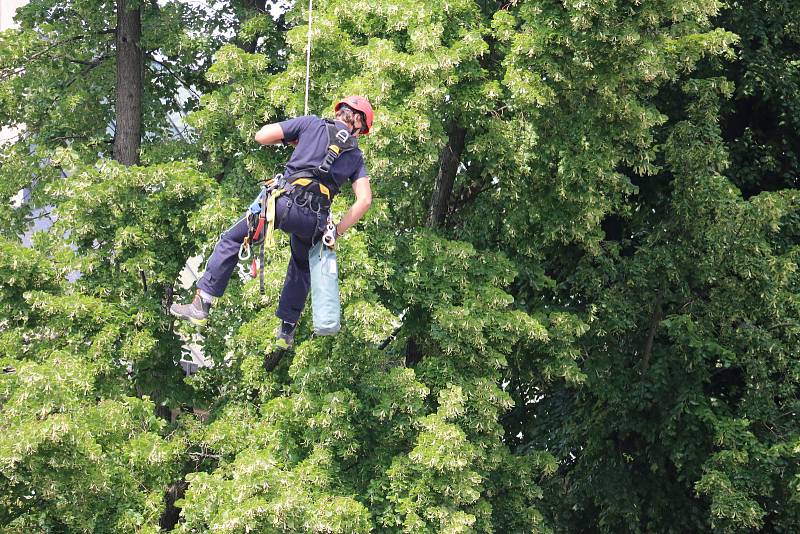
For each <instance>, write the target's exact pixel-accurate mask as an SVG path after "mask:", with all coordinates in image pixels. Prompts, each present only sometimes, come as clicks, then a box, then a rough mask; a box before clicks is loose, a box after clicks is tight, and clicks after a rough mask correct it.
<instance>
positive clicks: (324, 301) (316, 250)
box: [308, 240, 342, 336]
mask: <svg viewBox="0 0 800 534" xmlns="http://www.w3.org/2000/svg"><path fill="white" fill-rule="evenodd" d="M308 264H309V269H310V270H311V311H312V316H313V319H314V332H315V333H316V334H317V335H320V336H331V335H333V334H335V333H336V332H338V331H339V329H340V328H341V327H342V321H341V317H342V306H341V303H340V302H339V269H338V267H337V266H336V251H335V250H333V249H331V248H328V247H326V246H324V245H323V244H322V240H320V241H319V242H318V243H317V244H316V245H314V246H313V247H311V250H310V251H309V252H308Z"/></svg>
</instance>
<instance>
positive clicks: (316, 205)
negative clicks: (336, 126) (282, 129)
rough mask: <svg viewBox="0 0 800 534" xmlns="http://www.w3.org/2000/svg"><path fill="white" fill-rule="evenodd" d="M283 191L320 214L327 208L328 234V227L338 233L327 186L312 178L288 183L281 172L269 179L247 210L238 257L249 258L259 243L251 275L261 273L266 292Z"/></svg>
mask: <svg viewBox="0 0 800 534" xmlns="http://www.w3.org/2000/svg"><path fill="white" fill-rule="evenodd" d="M283 194H287V195H289V196H290V197H291V200H290V202H291V203H292V204H294V205H296V206H297V207H299V208H306V207H307V208H308V209H309V210H311V211H312V212H313V213H316V214H317V215H319V214H320V213H322V212H323V211H327V212H328V225H327V226H326V232H325V235H327V234H328V233H329V231H328V228H329V227H333V229H334V230H333V234H334V235H335V233H336V227H335V226H334V225H333V221H332V219H331V215H330V205H331V197H332V195H331V192H330V189H328V187H326V186H325V185H324V184H321V183H319V182H318V181H316V180H313V179H311V178H298V179H296V180H293V181H292V182H287V181H286V179H285V178H284V177H283V175H281V174H278V175H276V176H275V177H274V178H271V179H270V180H268V181H267V182H266V183H265V184H264V186H263V187H262V188H261V191H260V192H259V194H258V196H257V197H256V199H255V200H254V201H253V203H252V204H251V205H250V208H249V209H248V212H249V213H248V214H247V236H246V237H245V238H244V240H243V241H242V244H241V245H240V247H239V258H240V259H242V260H247V259H249V258H250V257H251V256H252V253H251V247H252V246H254V245H260V247H259V252H258V258H253V260H252V263H251V266H250V276H251V277H253V278H255V277H256V275H258V279H259V290H260V291H261V293H262V294H263V293H264V269H263V266H264V249H265V248H266V247H273V246H275V236H274V234H275V211H276V201H277V199H278V197H280V196H281V195H283ZM323 239H324V237H323ZM334 241H335V238H334Z"/></svg>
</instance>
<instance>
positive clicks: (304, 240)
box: [197, 194, 328, 323]
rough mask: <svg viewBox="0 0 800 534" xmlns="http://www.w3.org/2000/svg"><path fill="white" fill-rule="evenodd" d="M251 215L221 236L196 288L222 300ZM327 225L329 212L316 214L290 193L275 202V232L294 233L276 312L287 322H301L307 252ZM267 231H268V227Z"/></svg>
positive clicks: (307, 277) (308, 282)
mask: <svg viewBox="0 0 800 534" xmlns="http://www.w3.org/2000/svg"><path fill="white" fill-rule="evenodd" d="M248 215H249V212H248V213H247V214H245V215H244V216H243V217H242V218H241V219H239V220H238V221H237V222H236V224H234V225H233V226H231V227H230V228H229V229H228V230H226V231H225V232H223V233H222V235H220V238H219V241H217V244H216V246H215V247H214V252H213V253H212V254H211V257H210V258H209V259H208V263H207V264H206V272H205V273H204V274H203V276H202V277H201V278H200V280H199V281H198V282H197V287H199V288H200V289H202V290H203V291H205V292H206V293H208V294H210V295H213V296H215V297H221V296H222V294H223V293H224V292H225V288H226V287H228V282H229V281H230V279H231V276H232V275H233V271H234V269H235V268H236V264H237V263H238V262H239V247H240V246H241V244H242V241H244V238H245V236H246V235H247V232H248V229H247V217H248ZM327 222H328V212H327V211H321V212H319V213H314V212H313V211H312V210H311V209H309V208H308V207H307V206H303V207H300V206H297V205H296V204H294V202H293V201H292V199H291V198H290V197H289V196H288V195H287V194H283V195H281V196H280V197H278V199H277V201H276V202H275V229H276V230H277V229H281V230H283V231H284V232H286V233H288V234H291V249H292V257H291V258H290V259H289V268H288V269H287V270H286V280H284V282H283V291H282V292H281V299H280V303H279V304H278V309H277V311H276V312H275V315H277V316H278V317H279V318H280V319H282V320H284V321H289V322H291V323H296V322H297V321H298V320H299V319H300V314H301V313H302V312H303V307H304V306H305V303H306V297H307V296H308V291H309V289H310V287H311V275H310V273H309V270H308V251H309V249H310V248H311V246H312V243H314V242H316V240H318V239H319V238H320V236H321V235H322V232H323V231H324V229H325V225H326V224H327ZM264 230H265V231H266V227H265V228H264ZM253 248H254V249H255V248H256V247H255V246H254V247H253ZM253 253H255V250H254V251H253Z"/></svg>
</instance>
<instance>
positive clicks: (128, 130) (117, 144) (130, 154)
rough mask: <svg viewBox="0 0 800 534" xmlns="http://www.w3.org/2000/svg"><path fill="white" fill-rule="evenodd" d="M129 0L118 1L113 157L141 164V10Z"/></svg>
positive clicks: (142, 64) (121, 161)
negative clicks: (134, 7)
mask: <svg viewBox="0 0 800 534" xmlns="http://www.w3.org/2000/svg"><path fill="white" fill-rule="evenodd" d="M129 4H130V0H117V99H116V115H117V116H116V123H117V125H116V129H115V131H114V159H116V160H117V161H119V162H120V163H122V164H124V165H136V164H137V163H139V147H140V146H141V142H142V91H143V82H142V78H143V70H144V63H143V61H142V47H141V41H142V11H141V9H140V8H138V7H137V8H136V9H128V6H129Z"/></svg>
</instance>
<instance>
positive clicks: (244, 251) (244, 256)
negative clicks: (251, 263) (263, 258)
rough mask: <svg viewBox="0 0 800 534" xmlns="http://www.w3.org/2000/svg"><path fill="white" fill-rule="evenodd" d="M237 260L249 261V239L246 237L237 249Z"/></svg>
mask: <svg viewBox="0 0 800 534" xmlns="http://www.w3.org/2000/svg"><path fill="white" fill-rule="evenodd" d="M239 259H240V260H242V261H244V260H249V259H250V238H248V237H245V238H244V241H242V245H241V246H240V247H239Z"/></svg>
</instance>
